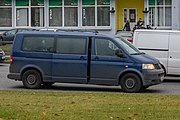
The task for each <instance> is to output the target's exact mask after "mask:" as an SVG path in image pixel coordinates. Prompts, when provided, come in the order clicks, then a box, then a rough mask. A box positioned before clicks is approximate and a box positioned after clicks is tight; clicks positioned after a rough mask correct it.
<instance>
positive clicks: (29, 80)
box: [22, 70, 42, 89]
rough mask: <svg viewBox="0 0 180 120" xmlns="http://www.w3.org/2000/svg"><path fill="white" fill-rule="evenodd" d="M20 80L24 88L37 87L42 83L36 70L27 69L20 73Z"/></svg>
mask: <svg viewBox="0 0 180 120" xmlns="http://www.w3.org/2000/svg"><path fill="white" fill-rule="evenodd" d="M22 82H23V85H24V86H25V87H26V88H29V89H35V88H39V87H40V86H41V84H42V78H41V75H40V73H39V72H38V71H36V70H28V71H26V72H25V73H24V74H23V75H22Z"/></svg>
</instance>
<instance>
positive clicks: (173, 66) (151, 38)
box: [133, 29, 180, 76]
mask: <svg viewBox="0 0 180 120" xmlns="http://www.w3.org/2000/svg"><path fill="white" fill-rule="evenodd" d="M133 44H134V45H135V46H136V47H138V48H139V50H141V51H142V52H145V53H147V54H149V55H152V56H154V57H156V58H158V59H159V60H160V61H161V64H162V66H163V68H164V70H165V73H166V75H167V76H169V75H176V76H177V75H180V31H174V30H145V29H141V30H136V31H135V32H134V36H133Z"/></svg>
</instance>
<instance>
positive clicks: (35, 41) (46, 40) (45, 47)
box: [22, 37, 54, 52]
mask: <svg viewBox="0 0 180 120" xmlns="http://www.w3.org/2000/svg"><path fill="white" fill-rule="evenodd" d="M53 44H54V37H24V42H23V47H22V50H24V51H36V52H53Z"/></svg>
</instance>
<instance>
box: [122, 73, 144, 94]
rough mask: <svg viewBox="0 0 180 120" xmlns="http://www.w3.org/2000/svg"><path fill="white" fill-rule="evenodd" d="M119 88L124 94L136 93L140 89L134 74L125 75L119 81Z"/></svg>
mask: <svg viewBox="0 0 180 120" xmlns="http://www.w3.org/2000/svg"><path fill="white" fill-rule="evenodd" d="M120 85H121V88H122V90H123V91H124V92H128V93H136V92H139V91H140V90H141V88H142V83H141V80H140V78H139V77H138V76H137V75H136V74H134V73H127V74H125V75H124V76H123V77H122V78H121V81H120Z"/></svg>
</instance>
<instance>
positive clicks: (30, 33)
mask: <svg viewBox="0 0 180 120" xmlns="http://www.w3.org/2000/svg"><path fill="white" fill-rule="evenodd" d="M18 34H21V35H22V34H23V35H72V36H73V35H74V36H76V35H77V36H92V37H93V36H100V37H109V36H107V35H104V34H101V33H94V32H79V31H74V32H72V31H68V32H67V31H59V32H50V31H45V32H40V31H27V32H21V33H17V35H18Z"/></svg>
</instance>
